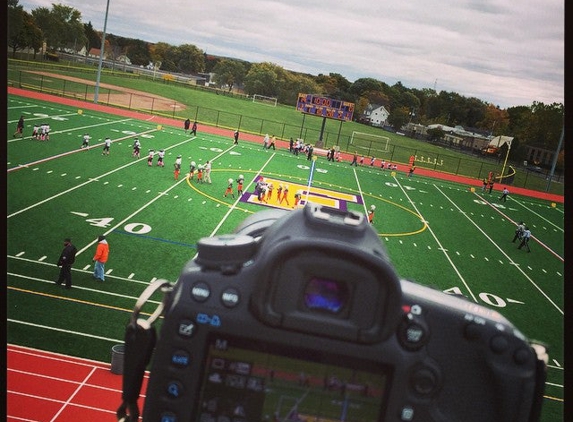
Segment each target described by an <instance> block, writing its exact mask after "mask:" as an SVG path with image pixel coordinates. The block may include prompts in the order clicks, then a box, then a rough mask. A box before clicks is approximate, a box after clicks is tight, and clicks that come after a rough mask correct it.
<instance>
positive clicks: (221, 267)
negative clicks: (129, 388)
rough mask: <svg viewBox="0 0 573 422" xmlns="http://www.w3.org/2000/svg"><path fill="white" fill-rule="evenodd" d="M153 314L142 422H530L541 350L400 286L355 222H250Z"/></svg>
mask: <svg viewBox="0 0 573 422" xmlns="http://www.w3.org/2000/svg"><path fill="white" fill-rule="evenodd" d="M164 304H165V307H164V318H163V322H162V324H161V330H160V332H159V338H158V341H157V345H156V347H155V351H154V354H153V359H152V364H151V367H150V377H149V380H148V385H147V392H146V399H145V404H144V409H143V420H144V422H267V421H268V422H278V421H281V422H282V421H300V422H303V421H304V422H318V421H320V422H333V421H347V422H352V421H354V422H381V421H390V422H392V421H399V422H405V421H413V422H418V421H436V422H437V421H440V422H443V421H454V422H460V421H464V422H472V421H487V422H495V421H500V422H517V421H528V422H533V421H537V420H539V417H540V413H541V404H542V396H543V391H544V385H545V379H546V365H547V354H546V351H545V348H544V347H543V346H542V345H540V344H536V343H534V342H532V341H529V340H528V339H527V338H526V337H525V336H524V335H523V334H522V333H521V332H520V331H519V330H518V329H517V328H516V327H514V326H513V325H512V324H511V323H510V322H509V321H508V320H507V319H505V318H504V317H503V316H501V315H500V314H499V313H498V312H496V311H494V310H491V309H488V308H486V307H483V306H480V305H478V304H476V303H473V302H470V301H468V300H466V299H465V298H463V297H456V296H452V295H448V294H445V293H443V292H440V291H437V290H434V289H431V288H428V287H424V286H421V285H418V284H415V283H413V282H410V281H407V280H403V279H400V277H399V276H398V275H397V273H396V271H395V269H394V268H393V266H392V264H391V262H390V260H389V257H388V254H387V252H386V250H385V247H384V246H383V244H382V243H381V241H380V239H379V238H378V235H377V233H376V232H375V231H374V230H373V228H372V227H371V225H370V224H369V223H368V222H367V220H366V218H365V216H364V215H362V214H360V213H356V212H352V211H350V212H348V211H340V210H337V209H331V208H327V207H323V206H320V205H316V204H307V205H306V206H305V207H304V208H301V209H297V210H294V211H289V212H286V211H279V210H273V211H262V212H259V213H255V214H253V215H251V216H250V217H248V218H247V219H245V220H244V221H243V222H242V223H241V224H240V225H239V227H237V229H236V230H235V232H234V233H232V234H228V235H221V236H215V237H208V238H203V239H201V240H200V241H199V243H198V253H197V255H196V257H195V258H193V259H192V260H191V261H189V262H188V263H187V264H186V265H185V267H184V268H183V270H182V271H181V274H180V276H179V279H178V281H177V282H176V283H175V284H174V285H173V288H172V290H171V292H170V293H169V294H168V295H167V297H166V299H165V302H164Z"/></svg>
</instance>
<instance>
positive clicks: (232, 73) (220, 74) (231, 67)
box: [213, 59, 246, 92]
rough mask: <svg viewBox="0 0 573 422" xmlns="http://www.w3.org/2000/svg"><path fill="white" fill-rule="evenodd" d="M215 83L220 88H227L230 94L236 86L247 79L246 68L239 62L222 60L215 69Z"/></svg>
mask: <svg viewBox="0 0 573 422" xmlns="http://www.w3.org/2000/svg"><path fill="white" fill-rule="evenodd" d="M213 72H214V73H215V78H214V79H215V83H216V84H217V85H218V86H219V88H222V87H225V86H226V87H227V89H228V90H229V92H230V91H231V90H232V89H233V87H234V86H235V84H240V83H242V82H243V80H244V78H245V74H246V71H245V66H244V65H243V63H241V62H240V61H238V60H231V59H222V60H219V61H218V62H217V64H216V65H215V67H213Z"/></svg>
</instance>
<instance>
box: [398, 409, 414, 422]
mask: <svg viewBox="0 0 573 422" xmlns="http://www.w3.org/2000/svg"><path fill="white" fill-rule="evenodd" d="M400 420H401V421H404V422H409V421H413V420H414V409H413V408H412V406H404V407H403V408H402V410H401V411H400Z"/></svg>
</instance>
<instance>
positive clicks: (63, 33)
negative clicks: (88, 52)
mask: <svg viewBox="0 0 573 422" xmlns="http://www.w3.org/2000/svg"><path fill="white" fill-rule="evenodd" d="M32 16H34V19H35V20H36V22H37V24H38V26H39V27H40V29H41V30H42V33H43V34H44V37H45V41H46V44H47V46H48V48H51V49H54V50H57V49H60V48H64V47H69V46H72V45H74V44H75V45H85V44H86V42H87V39H86V35H85V31H84V27H83V24H82V22H81V18H82V14H81V13H80V12H79V11H78V10H77V9H74V8H73V7H69V6H64V5H62V4H52V9H51V10H49V9H47V8H45V7H39V8H37V9H34V10H32Z"/></svg>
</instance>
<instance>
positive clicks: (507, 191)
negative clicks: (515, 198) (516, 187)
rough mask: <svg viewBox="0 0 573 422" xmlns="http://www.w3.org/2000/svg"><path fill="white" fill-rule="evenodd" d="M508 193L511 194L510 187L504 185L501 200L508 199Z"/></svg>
mask: <svg viewBox="0 0 573 422" xmlns="http://www.w3.org/2000/svg"><path fill="white" fill-rule="evenodd" d="M507 195H509V189H507V186H504V187H503V190H502V191H501V196H500V197H499V200H500V201H501V200H503V202H506V201H507Z"/></svg>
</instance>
